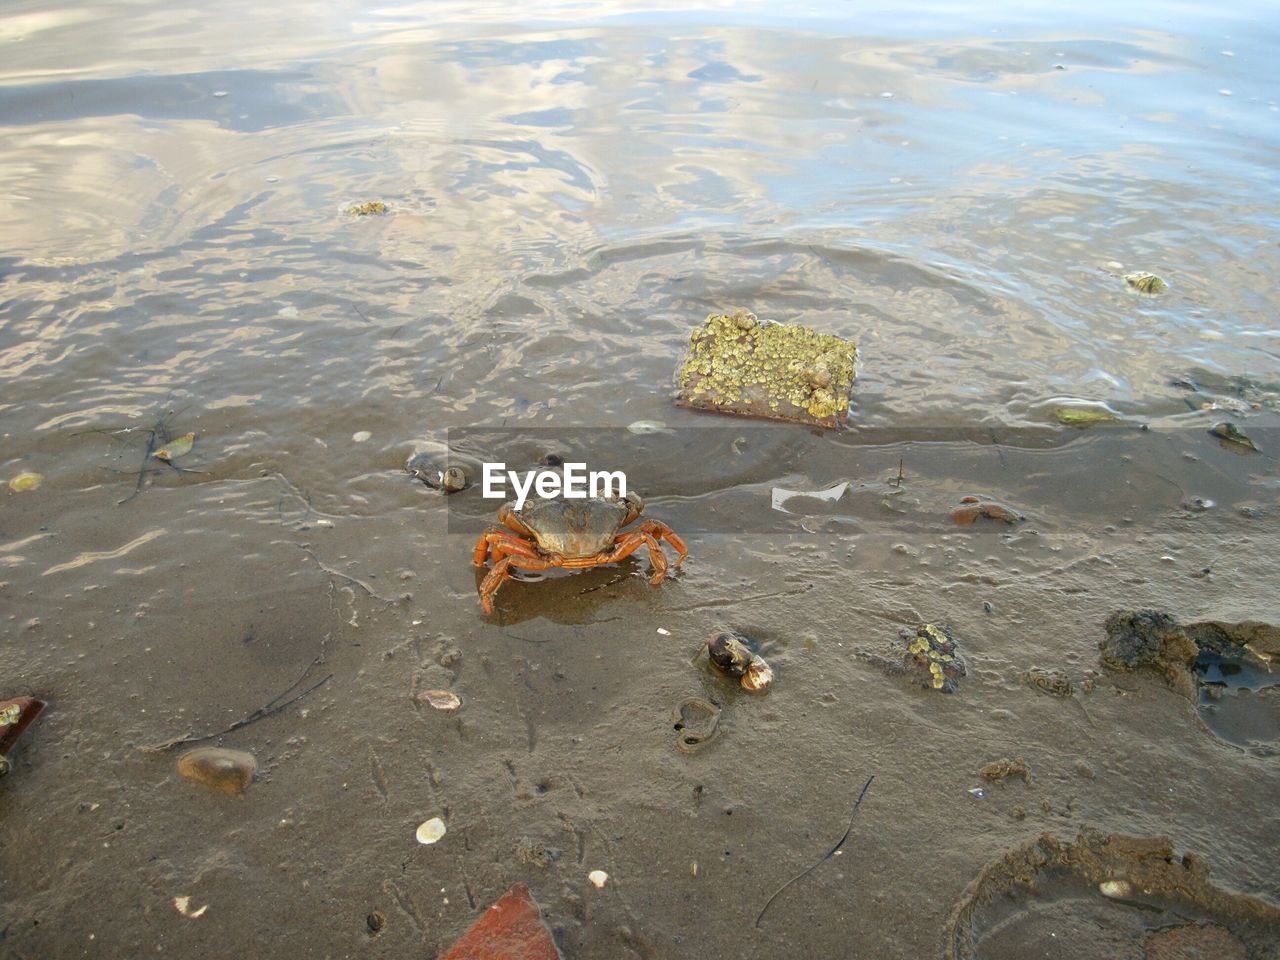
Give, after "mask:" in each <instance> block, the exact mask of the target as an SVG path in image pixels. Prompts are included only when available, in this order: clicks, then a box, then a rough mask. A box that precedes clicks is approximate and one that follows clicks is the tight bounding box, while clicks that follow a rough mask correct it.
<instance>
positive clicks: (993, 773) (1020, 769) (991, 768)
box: [978, 757, 1031, 783]
mask: <svg viewBox="0 0 1280 960" xmlns="http://www.w3.org/2000/svg"><path fill="white" fill-rule="evenodd" d="M978 773H980V774H982V776H983V778H985V779H987V780H1007V779H1008V778H1009V777H1020V778H1022V781H1023V783H1030V782H1031V768H1030V767H1028V766H1027V762H1026V761H1025V760H1023V759H1022V758H1021V757H1018V758H1017V759H1016V760H1010V759H1008V758H1007V757H1002V758H1001V759H999V760H993V761H991V762H990V763H988V764H987V765H986V766H984V767H983V768H982V769H981V770H979V771H978Z"/></svg>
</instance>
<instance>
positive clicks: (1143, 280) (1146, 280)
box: [1124, 270, 1169, 294]
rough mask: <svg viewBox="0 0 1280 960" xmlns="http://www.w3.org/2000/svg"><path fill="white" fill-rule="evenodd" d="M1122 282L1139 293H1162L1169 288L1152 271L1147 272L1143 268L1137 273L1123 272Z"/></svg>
mask: <svg viewBox="0 0 1280 960" xmlns="http://www.w3.org/2000/svg"><path fill="white" fill-rule="evenodd" d="M1124 282H1125V283H1127V284H1128V285H1129V286H1130V287H1132V288H1133V289H1134V290H1137V291H1138V292H1139V293H1149V294H1157V293H1164V292H1165V291H1166V290H1168V289H1169V284H1167V283H1165V282H1164V280H1162V279H1161V278H1160V277H1157V276H1156V275H1155V274H1154V273H1147V272H1146V271H1145V270H1144V271H1140V272H1138V273H1128V274H1125V278H1124Z"/></svg>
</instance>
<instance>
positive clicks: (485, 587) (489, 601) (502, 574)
mask: <svg viewBox="0 0 1280 960" xmlns="http://www.w3.org/2000/svg"><path fill="white" fill-rule="evenodd" d="M517 539H518V538H517ZM519 542H520V543H525V541H523V540H520V541H519ZM526 546H527V544H526ZM477 549H479V548H477ZM555 566H558V564H557V563H556V562H555V561H554V560H552V559H549V558H546V557H539V556H536V555H532V554H530V555H523V554H522V555H518V556H508V557H503V558H501V559H500V560H498V562H497V563H495V564H494V565H493V569H492V570H490V571H489V572H488V573H487V574H486V575H485V578H484V580H482V581H481V582H480V606H481V607H482V608H483V609H484V612H485V613H493V595H494V594H495V593H497V592H498V588H499V587H500V586H502V582H503V581H504V580H510V579H511V574H510V573H508V572H507V569H508V568H509V567H518V568H519V569H521V570H549V569H550V568H551V567H555Z"/></svg>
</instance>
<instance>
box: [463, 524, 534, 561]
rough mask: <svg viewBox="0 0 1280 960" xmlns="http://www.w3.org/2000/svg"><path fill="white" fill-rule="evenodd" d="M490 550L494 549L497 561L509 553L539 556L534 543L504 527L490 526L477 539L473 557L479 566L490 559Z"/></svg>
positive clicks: (494, 556)
mask: <svg viewBox="0 0 1280 960" xmlns="http://www.w3.org/2000/svg"><path fill="white" fill-rule="evenodd" d="M490 550H492V551H493V560H494V562H495V563H496V562H497V561H499V560H501V559H502V558H503V557H505V556H507V555H508V554H518V555H519V556H522V557H536V556H537V553H536V552H535V548H534V545H533V544H531V543H530V542H529V541H528V540H525V539H523V538H522V537H520V536H518V535H516V534H514V533H512V532H511V531H510V530H504V529H502V527H490V528H489V529H488V530H486V531H485V532H484V533H482V534H481V535H480V539H479V540H477V541H476V550H475V553H474V555H473V556H472V559H473V560H474V561H475V565H476V566H477V567H483V566H484V565H485V562H486V561H487V560H488V559H489V551H490Z"/></svg>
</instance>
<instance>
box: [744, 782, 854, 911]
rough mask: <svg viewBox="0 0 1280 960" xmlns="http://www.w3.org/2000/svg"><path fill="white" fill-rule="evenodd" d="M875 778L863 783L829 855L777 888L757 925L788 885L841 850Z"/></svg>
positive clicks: (811, 871) (828, 852)
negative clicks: (840, 835) (841, 834)
mask: <svg viewBox="0 0 1280 960" xmlns="http://www.w3.org/2000/svg"><path fill="white" fill-rule="evenodd" d="M874 779H875V776H874V775H872V776H870V777H867V782H866V783H864V784H863V785H862V792H861V793H859V794H858V799H857V800H855V801H854V802H853V811H852V812H851V813H850V814H849V827H848V829H847V830H845V832H844V836H843V837H841V838H840V839H839V840H837V841H836V845H835V846H834V847H832V848H831V849H830V850H829V851H827V855H826V856H825V857H823V858H822V859H821V860H818V861H817V862H816V863H814V864H813V866H811V867H809V869H808V870H805V871H804V872H803V873H797V874H796V875H795V876H794V877H792V878H791V879H790V880H788V881H787V882H786V883H784V884H783V885H782V886H780V887H779V888H778V889H777V890H775V891H774V893H773V896H772V897H770V898H769V900H768V902H767V903H766V904H765V905H764V907H763V909H761V911H760V916H758V917H756V926H757V927H759V926H760V921H761V920H763V919H764V913H765V910H768V909H769V907H770V906H772V905H773V901H775V900H777V899H778V896H779V895H780V894H781V893H782V891H783V890H785V889H787V887H789V886H791V885H792V884H793V883H795V882H796V881H797V880H799V879H801V878H802V877H807V876H808V875H809V874H811V873H813V871H814V870H816V869H818V867H820V866H821V865H822V864H824V863H826V862H827V861H828V860H830V859H831V858H832V857H834V856H835V855H836V851H837V850H839V849H840V848H841V847H842V846H844V842H845V841H846V840H848V839H849V834H851V833H852V832H853V820H854V817H856V816H857V815H858V807H860V806H861V805H862V798H863V797H865V796H866V795H867V790H868V789H870V787H871V781H872V780H874Z"/></svg>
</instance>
